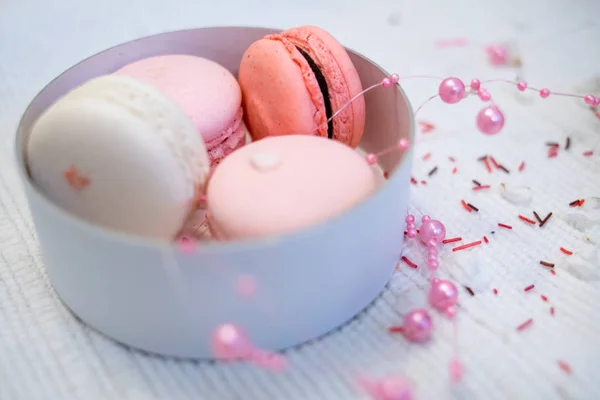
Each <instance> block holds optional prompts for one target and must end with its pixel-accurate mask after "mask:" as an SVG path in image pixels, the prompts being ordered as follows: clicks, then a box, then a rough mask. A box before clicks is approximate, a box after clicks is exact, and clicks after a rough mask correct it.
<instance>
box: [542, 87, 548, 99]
mask: <svg viewBox="0 0 600 400" xmlns="http://www.w3.org/2000/svg"><path fill="white" fill-rule="evenodd" d="M548 96H550V90H548V89H542V90H540V97H541V98H542V99H545V98H546V97H548Z"/></svg>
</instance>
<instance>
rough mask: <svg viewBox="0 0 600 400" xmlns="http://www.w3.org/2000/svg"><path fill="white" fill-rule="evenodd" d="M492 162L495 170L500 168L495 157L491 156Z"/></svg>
mask: <svg viewBox="0 0 600 400" xmlns="http://www.w3.org/2000/svg"><path fill="white" fill-rule="evenodd" d="M490 161H491V162H492V164H493V165H494V168H496V169H498V168H500V164H498V163H497V162H496V160H495V159H494V157H492V156H490Z"/></svg>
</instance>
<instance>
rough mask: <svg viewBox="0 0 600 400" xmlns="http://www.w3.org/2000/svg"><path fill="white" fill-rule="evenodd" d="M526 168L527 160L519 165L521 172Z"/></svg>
mask: <svg viewBox="0 0 600 400" xmlns="http://www.w3.org/2000/svg"><path fill="white" fill-rule="evenodd" d="M524 169H525V161H521V165H519V172H523V170H524Z"/></svg>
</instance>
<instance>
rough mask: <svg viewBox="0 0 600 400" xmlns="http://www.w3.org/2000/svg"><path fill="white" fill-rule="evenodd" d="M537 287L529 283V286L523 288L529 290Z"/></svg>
mask: <svg viewBox="0 0 600 400" xmlns="http://www.w3.org/2000/svg"><path fill="white" fill-rule="evenodd" d="M534 287H535V285H529V286H527V287H526V288H525V289H523V290H524V291H526V292H529V291H530V290H531V289H533V288H534Z"/></svg>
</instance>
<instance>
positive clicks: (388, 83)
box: [381, 78, 392, 88]
mask: <svg viewBox="0 0 600 400" xmlns="http://www.w3.org/2000/svg"><path fill="white" fill-rule="evenodd" d="M381 86H383V87H384V88H389V87H390V86H392V80H391V79H390V78H383V80H382V81H381Z"/></svg>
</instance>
